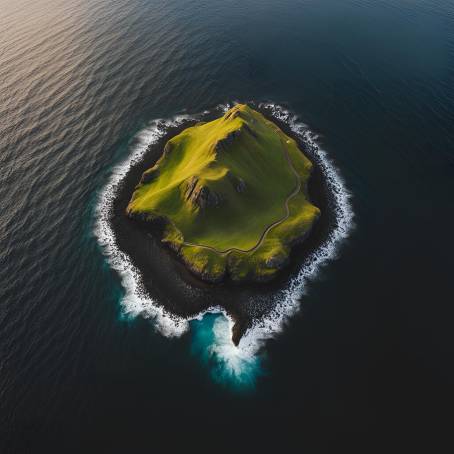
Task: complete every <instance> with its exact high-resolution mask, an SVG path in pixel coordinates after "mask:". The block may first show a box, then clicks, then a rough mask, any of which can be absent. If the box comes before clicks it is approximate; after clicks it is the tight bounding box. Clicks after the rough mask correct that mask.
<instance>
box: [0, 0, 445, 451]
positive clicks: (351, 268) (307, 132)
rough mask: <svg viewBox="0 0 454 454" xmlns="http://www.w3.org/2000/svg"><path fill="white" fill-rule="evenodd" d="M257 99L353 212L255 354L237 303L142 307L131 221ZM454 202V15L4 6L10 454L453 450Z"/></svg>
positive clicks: (408, 10) (0, 54)
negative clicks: (158, 183) (141, 188)
mask: <svg viewBox="0 0 454 454" xmlns="http://www.w3.org/2000/svg"><path fill="white" fill-rule="evenodd" d="M235 102H253V103H256V104H262V105H266V106H269V107H270V108H271V109H273V112H274V114H275V115H276V117H278V118H279V119H280V120H281V121H284V122H285V123H286V124H287V125H288V126H289V128H292V130H293V131H294V133H295V134H297V135H300V136H301V137H302V138H303V139H304V140H305V141H306V143H308V144H309V145H310V146H311V147H313V149H312V153H313V156H315V158H316V159H317V160H318V162H319V164H320V165H321V167H322V170H323V171H324V174H325V177H326V178H327V179H328V181H329V182H330V185H331V186H330V188H331V194H332V196H333V200H334V202H335V203H334V204H333V207H332V208H333V211H334V212H335V213H336V220H337V222H336V226H335V227H334V228H333V229H332V230H331V234H330V236H329V238H328V239H327V241H326V242H325V243H324V244H323V245H322V246H321V247H320V248H319V249H318V250H317V251H316V252H315V253H314V254H313V255H312V256H311V257H310V260H306V261H303V262H302V263H301V264H300V266H299V268H298V269H297V270H296V272H295V274H294V276H293V278H292V279H291V280H290V282H289V283H287V285H286V286H285V287H284V288H281V289H280V290H279V291H276V292H275V295H274V301H275V304H274V306H273V307H274V310H273V311H269V312H267V313H266V314H264V315H263V316H261V317H259V319H258V322H257V324H256V325H255V326H254V327H253V328H252V329H250V330H249V331H248V332H247V333H246V334H245V336H244V337H243V339H242V340H241V342H240V344H239V346H238V347H235V346H234V345H233V343H232V341H231V338H230V337H231V328H232V320H231V319H230V318H229V316H228V315H227V314H226V313H225V312H223V311H222V310H221V309H220V308H219V307H218V304H219V301H216V296H215V295H214V296H213V302H212V309H211V310H210V311H208V312H206V313H201V314H199V315H197V316H195V317H193V318H191V319H190V320H186V319H183V318H181V317H177V316H175V315H174V314H172V313H170V312H169V311H167V310H164V309H163V307H162V305H161V304H160V301H159V297H156V296H150V295H146V294H144V293H143V292H141V276H140V273H138V272H137V270H136V269H135V268H134V266H133V265H132V263H131V262H130V260H129V259H128V257H127V255H125V254H124V253H123V252H122V251H121V250H120V249H119V248H118V245H117V242H116V239H115V234H114V232H113V230H112V227H111V225H110V221H109V210H110V207H111V204H112V201H113V199H114V197H115V191H116V185H118V184H119V183H120V182H121V180H122V179H123V178H124V176H125V175H126V173H127V171H128V168H129V166H130V165H131V163H132V162H134V161H135V160H138V159H140V157H141V156H143V154H144V153H145V151H146V149H147V147H148V146H150V145H151V144H153V143H154V142H156V141H157V140H158V139H159V138H160V137H161V136H162V135H163V134H164V133H165V131H166V130H167V128H170V127H172V126H173V125H175V124H176V123H178V122H179V121H182V120H184V119H192V118H196V117H197V115H199V114H201V113H203V112H213V111H215V110H216V109H218V110H219V111H222V109H225V108H226V106H228V105H233V104H234V103H235ZM453 194H454V3H453V2H451V1H449V0H376V1H369V0H345V1H342V2H341V1H336V0H319V1H314V0H278V1H269V0H261V1H259V0H246V1H237V0H229V1H220V0H211V1H204V0H193V1H189V0H169V1H166V2H159V1H156V0H130V1H126V0H116V1H114V0H36V1H31V0H14V1H12V0H0V206H1V216H0V452H1V453H3V452H5V453H41V452H42V453H44V452H46V453H49V452H75V453H82V452H83V453H91V452H93V453H99V452H106V453H107V452H108V453H113V452H134V453H139V452H153V451H156V452H177V451H180V450H181V449H187V450H193V449H198V450H199V451H204V450H211V451H222V450H223V449H229V450H230V451H232V450H235V451H237V452H238V451H239V452H268V451H272V450H274V451H278V452H308V453H316V452H321V453H324V452H332V451H333V446H334V449H335V450H336V451H340V450H343V449H345V448H347V447H348V449H349V450H350V451H353V450H355V448H357V447H360V448H361V451H362V452H383V450H384V449H385V450H386V452H408V450H410V449H411V448H412V447H413V446H419V447H420V446H423V445H424V443H428V446H430V449H431V450H432V451H439V450H438V449H437V443H440V446H444V447H446V446H447V444H446V443H447V440H449V434H450V431H451V430H452V429H451V426H452V416H449V414H450V412H451V409H452V405H453V404H454V393H453V391H452V389H453V384H454V367H453V365H452V358H453V354H454V332H453V329H452V326H451V325H452V319H453V316H454V306H453V304H452V301H453V296H452V295H453V293H454V283H453V279H452V277H451V274H452V270H453V266H454V263H453V252H454V244H453V243H454V241H453V235H452V232H453V231H454V210H453V201H452V197H453ZM172 278H173V276H171V275H166V276H165V277H161V276H160V275H156V278H155V281H156V282H155V283H154V284H153V285H155V286H156V289H157V290H158V289H161V293H166V292H165V291H164V292H162V282H163V281H164V280H165V281H166V282H170V283H171V282H172ZM161 281H162V282H161ZM158 293H159V292H158ZM167 297H168V298H171V296H169V295H167ZM225 297H226V295H223V298H225ZM227 297H229V295H227ZM231 297H232V298H235V297H236V295H235V294H234V293H232V295H231ZM193 298H197V294H196V293H195V294H194V296H193Z"/></svg>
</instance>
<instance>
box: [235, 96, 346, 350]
mask: <svg viewBox="0 0 454 454" xmlns="http://www.w3.org/2000/svg"><path fill="white" fill-rule="evenodd" d="M261 106H262V107H264V108H266V109H268V110H269V111H270V112H271V113H272V115H273V116H274V117H275V118H276V119H278V120H281V121H283V122H284V123H286V124H288V125H289V126H290V128H291V130H292V131H293V133H294V134H296V135H297V136H299V137H300V138H301V140H302V141H303V142H304V143H305V144H306V151H308V152H309V153H310V155H311V158H312V159H313V160H315V161H316V162H317V164H318V166H319V167H320V169H321V170H322V172H323V174H324V177H325V181H326V183H327V188H328V192H329V195H330V197H331V198H332V208H331V209H333V210H334V215H335V221H334V227H333V228H332V229H331V231H330V233H329V234H328V237H327V238H326V239H325V241H324V242H323V243H322V244H321V245H320V247H319V248H318V249H317V250H316V251H314V252H313V253H311V254H310V255H309V256H308V257H307V258H306V260H305V261H304V263H303V264H302V266H301V269H300V271H299V273H298V275H297V276H296V277H294V278H293V279H291V281H290V282H289V284H288V286H287V288H286V289H284V290H281V291H279V292H277V294H276V295H275V297H274V299H275V304H274V306H273V309H272V310H271V311H270V312H269V313H268V314H267V315H266V316H265V317H263V318H262V319H261V320H256V321H255V323H254V325H253V327H251V328H250V329H249V330H248V331H247V332H246V333H245V335H244V336H243V337H242V339H241V342H240V348H242V349H244V350H246V351H248V352H250V354H255V353H256V352H257V351H258V349H259V348H260V347H261V346H262V345H263V342H264V341H266V340H267V339H269V338H270V337H272V336H273V335H275V334H276V333H278V332H280V331H281V330H282V328H283V327H284V325H285V322H286V320H288V318H289V317H291V316H292V315H294V314H295V313H296V312H297V311H298V310H299V308H300V298H301V296H302V295H303V294H304V291H305V284H306V283H307V281H308V280H309V279H311V278H314V277H315V276H316V275H317V273H318V271H319V269H320V267H321V266H323V265H324V264H326V262H328V261H329V260H332V259H334V258H335V257H336V255H337V251H338V248H339V246H340V245H341V243H342V241H343V240H344V239H345V238H347V237H348V236H349V234H350V232H351V231H352V229H353V227H354V222H353V217H354V215H353V210H352V207H351V203H350V198H351V195H350V193H349V192H348V190H347V189H346V187H345V184H344V181H343V179H342V177H341V176H340V174H339V172H338V170H337V168H336V167H335V165H334V164H333V162H332V161H331V160H330V159H329V157H328V155H327V153H326V152H325V151H324V150H323V149H322V148H321V147H320V146H319V145H318V143H317V142H316V138H317V137H316V135H315V134H314V133H312V132H311V131H310V129H309V128H308V127H307V126H306V125H305V124H304V123H302V122H300V121H298V118H297V117H296V116H295V115H293V114H292V113H291V112H289V111H288V110H286V109H284V108H283V107H281V106H278V105H275V104H271V103H267V104H262V105H261Z"/></svg>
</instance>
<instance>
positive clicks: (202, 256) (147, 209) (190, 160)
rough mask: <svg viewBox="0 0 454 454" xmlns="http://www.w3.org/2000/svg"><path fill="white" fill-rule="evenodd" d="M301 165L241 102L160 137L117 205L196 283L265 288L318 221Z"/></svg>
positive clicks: (287, 142) (284, 139) (306, 166)
mask: <svg viewBox="0 0 454 454" xmlns="http://www.w3.org/2000/svg"><path fill="white" fill-rule="evenodd" d="M312 167H313V166H312V163H311V161H310V160H309V159H308V158H307V157H306V156H305V155H304V154H303V152H302V151H301V150H300V149H299V147H298V144H297V143H296V141H295V140H294V139H292V138H291V137H289V136H288V135H286V134H285V133H284V132H283V131H282V130H281V129H280V128H279V127H278V126H277V125H276V124H275V123H274V122H272V121H270V120H268V119H267V118H265V117H264V116H263V115H262V114H261V113H259V112H257V111H256V110H254V109H252V108H251V107H249V106H248V105H246V104H237V105H236V106H234V107H233V108H231V109H230V110H228V111H227V112H226V113H225V114H224V115H223V116H222V117H220V118H217V119H215V120H213V121H209V122H200V123H197V124H195V125H193V126H191V127H188V128H186V129H185V130H183V131H182V132H181V133H179V134H178V135H176V136H175V137H173V138H171V139H170V140H168V142H167V143H166V145H165V147H164V150H163V153H162V156H161V157H160V158H159V159H158V160H157V162H156V164H155V165H154V166H153V167H151V168H150V169H148V170H146V171H145V172H144V173H143V175H142V177H141V180H140V182H139V184H138V185H137V186H136V187H135V190H134V193H133V195H132V198H131V199H130V201H129V204H128V205H127V208H126V214H127V216H129V217H130V218H132V219H136V220H139V221H141V222H145V223H161V224H162V226H163V228H162V239H161V240H162V242H163V243H165V244H167V245H168V246H169V247H170V248H172V249H173V250H174V251H175V252H176V253H177V254H178V256H179V257H180V258H181V260H182V261H183V263H184V264H185V265H186V267H187V268H188V269H189V270H191V271H192V273H194V274H195V275H196V276H198V277H199V278H200V279H202V280H203V281H208V282H212V283H219V282H221V281H223V280H224V279H227V278H229V279H231V280H232V281H236V282H241V281H259V282H262V281H269V280H271V279H272V278H273V277H274V276H275V275H276V274H277V272H278V271H279V270H281V269H282V268H283V267H284V266H285V265H286V264H287V263H288V261H289V255H290V252H291V250H292V247H293V246H294V245H296V244H298V243H301V242H302V241H304V240H305V239H306V238H307V236H308V235H309V233H310V232H311V229H312V228H313V226H314V224H315V222H316V221H317V219H318V218H319V216H320V210H319V208H317V207H316V206H315V205H314V204H313V203H311V200H310V197H309V194H308V182H309V179H310V176H311V172H312Z"/></svg>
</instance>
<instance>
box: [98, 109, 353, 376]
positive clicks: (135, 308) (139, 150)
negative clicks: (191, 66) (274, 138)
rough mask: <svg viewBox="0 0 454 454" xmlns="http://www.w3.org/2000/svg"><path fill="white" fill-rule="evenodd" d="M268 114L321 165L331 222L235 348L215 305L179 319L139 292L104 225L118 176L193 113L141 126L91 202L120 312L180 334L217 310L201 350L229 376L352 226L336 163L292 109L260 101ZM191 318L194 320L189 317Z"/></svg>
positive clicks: (279, 321) (277, 324)
mask: <svg viewBox="0 0 454 454" xmlns="http://www.w3.org/2000/svg"><path fill="white" fill-rule="evenodd" d="M262 107H264V108H267V109H268V110H269V111H270V112H271V113H272V115H273V116H274V117H275V118H277V119H279V120H281V121H283V122H285V123H287V124H288V125H289V126H290V128H291V129H292V131H293V132H294V133H295V134H296V135H298V136H299V137H300V138H301V139H302V140H303V142H304V143H305V144H306V148H307V149H308V151H309V152H310V154H311V158H312V159H313V160H315V161H316V162H317V164H318V165H319V167H320V168H321V170H322V172H323V174H324V176H325V180H326V182H327V187H328V190H329V192H330V195H331V197H332V201H333V207H332V209H334V213H335V223H334V224H335V225H334V227H333V229H332V230H331V232H330V233H329V235H328V237H327V238H326V240H325V241H324V242H323V244H322V245H321V246H320V247H319V248H318V249H317V250H316V251H315V252H313V253H312V254H310V256H309V257H307V258H306V260H305V261H304V263H303V264H302V266H301V269H300V271H299V273H298V275H297V276H296V277H294V278H293V279H291V281H290V283H289V285H288V286H287V288H285V289H284V290H281V291H279V292H277V293H276V295H275V297H274V298H275V304H274V307H273V309H272V310H271V311H270V312H269V313H268V314H267V315H266V316H265V317H263V318H262V319H260V320H256V321H255V324H254V326H253V327H252V328H250V329H248V331H247V332H246V333H245V335H244V336H243V337H242V338H241V340H240V343H239V346H238V347H235V346H234V344H233V343H232V341H231V328H232V326H233V322H232V320H231V318H230V317H229V316H228V315H227V314H226V313H225V312H224V311H222V310H221V309H220V308H211V309H210V310H208V311H206V312H204V313H201V314H199V315H198V316H195V317H193V318H192V319H184V318H181V317H178V316H175V315H173V314H171V313H169V312H168V311H166V310H164V309H163V308H162V307H161V306H160V305H158V304H156V303H155V301H154V300H153V299H152V298H150V297H149V296H148V294H147V292H146V291H144V288H143V284H142V279H141V275H140V272H139V271H138V270H137V269H136V268H135V267H134V265H133V264H132V263H131V260H130V258H129V257H128V256H127V255H126V254H124V253H123V252H122V251H120V249H119V248H118V246H117V243H116V239H115V235H114V232H113V230H112V227H111V224H110V215H111V211H112V206H113V200H114V197H115V195H116V191H117V189H118V187H119V184H120V183H121V181H122V179H123V178H124V177H125V175H126V174H127V172H128V170H129V169H130V168H131V166H132V165H133V164H134V163H135V162H137V161H139V160H140V159H141V158H142V157H143V155H144V153H145V151H146V150H147V148H148V146H149V145H150V144H153V143H156V142H157V141H158V140H159V138H161V137H162V136H163V135H164V134H165V132H166V130H168V128H169V127H171V126H177V125H179V124H181V123H182V122H183V121H184V120H187V119H191V118H196V117H197V116H193V117H191V116H189V115H181V116H179V117H175V118H173V119H171V120H155V121H153V122H151V123H150V125H149V126H148V127H147V128H146V129H145V130H143V131H142V132H141V133H140V134H139V135H138V136H137V138H136V142H137V143H136V145H135V146H134V147H132V153H131V155H130V156H129V157H128V158H127V159H125V161H123V162H122V163H121V164H119V165H117V166H116V167H114V168H113V170H112V175H111V177H110V179H109V181H108V183H107V185H106V186H105V187H104V188H103V190H102V192H101V193H100V197H99V203H98V205H97V222H96V228H95V234H96V236H97V238H98V241H99V243H100V244H101V246H102V248H103V251H104V253H105V255H106V256H107V257H108V260H109V263H110V265H111V267H112V268H113V269H115V270H116V271H117V272H118V273H119V274H120V276H121V280H122V285H123V287H124V289H125V295H124V298H123V301H122V305H123V307H124V310H125V313H126V314H130V315H131V316H135V315H138V314H142V315H143V316H145V317H150V318H152V319H153V320H154V321H155V324H156V327H157V329H158V330H159V331H160V332H161V333H162V334H163V335H165V336H168V337H174V336H180V335H181V334H182V333H184V332H185V331H186V330H187V329H188V326H189V321H190V320H198V321H200V320H202V319H203V315H204V314H206V313H213V312H219V313H220V314H224V316H221V315H220V317H221V318H220V319H219V320H217V321H216V322H215V324H214V325H213V328H212V329H213V336H212V337H211V342H212V345H210V346H207V352H208V353H209V355H210V356H212V357H215V358H216V360H217V361H218V363H220V364H223V367H225V368H226V370H228V371H230V373H231V374H232V375H235V376H238V377H240V376H244V368H247V367H252V366H251V365H254V368H256V364H255V362H254V361H255V360H254V357H255V355H256V354H257V352H258V350H259V349H260V347H261V346H262V345H263V343H264V341H266V340H267V339H269V338H270V337H272V336H273V335H274V334H276V333H278V332H280V331H281V330H282V328H283V326H284V324H285V322H286V320H287V319H288V318H289V317H291V316H292V315H293V314H294V313H295V312H297V311H298V310H299V306H300V303H299V300H300V297H301V296H302V295H303V294H304V290H305V283H306V282H307V281H308V279H311V278H314V277H315V276H316V275H317V272H318V270H319V269H320V267H321V266H322V265H323V264H325V263H326V262H327V261H329V260H331V259H333V258H335V257H336V254H337V251H338V248H339V246H340V244H341V243H342V240H343V239H345V238H346V237H348V235H349V234H350V232H351V230H352V227H353V212H352V208H351V204H350V194H349V193H348V191H347V190H346V188H345V184H344V182H343V180H342V178H341V177H340V175H339V172H338V171H337V169H336V167H335V166H334V164H333V163H332V161H331V160H330V159H329V158H328V156H327V153H326V152H325V151H324V150H322V149H321V148H320V146H319V145H318V144H317V142H316V136H315V135H314V134H313V133H312V132H311V131H310V130H309V128H308V127H307V126H306V125H304V124H303V123H301V122H299V121H298V120H297V118H296V116H294V115H293V114H291V113H290V112H289V111H287V110H285V109H284V108H282V107H280V106H278V105H274V104H263V105H262ZM228 108H229V105H228V104H227V105H220V106H218V109H220V110H224V111H225V110H227V109H228ZM194 323H197V322H194Z"/></svg>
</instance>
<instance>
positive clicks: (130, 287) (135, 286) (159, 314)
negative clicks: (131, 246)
mask: <svg viewBox="0 0 454 454" xmlns="http://www.w3.org/2000/svg"><path fill="white" fill-rule="evenodd" d="M189 118H190V117H189V116H188V115H180V116H178V117H175V118H173V119H171V120H159V119H158V120H154V121H152V122H151V123H150V124H149V125H148V127H147V128H145V129H144V130H143V131H141V132H140V133H139V134H138V135H137V136H136V138H135V143H134V146H133V147H132V153H131V154H130V155H129V156H128V157H127V158H126V159H125V160H124V161H123V162H121V163H120V164H118V165H117V166H115V167H114V168H113V169H112V174H111V176H110V179H109V181H108V183H107V184H106V186H105V187H104V188H103V189H102V191H101V193H100V195H99V201H98V204H97V207H96V224H95V231H94V232H95V235H96V237H97V239H98V242H99V244H100V245H101V247H102V249H103V252H104V254H105V255H106V256H107V257H108V260H109V264H110V266H111V267H112V268H113V269H114V270H115V271H117V272H118V273H119V275H120V277H121V283H122V286H123V288H124V289H125V295H124V297H123V299H122V305H123V308H124V312H125V314H126V315H130V316H136V315H138V314H142V315H143V316H145V317H150V318H152V319H153V320H154V321H155V324H156V328H157V329H158V330H159V331H160V332H161V333H162V334H163V335H164V336H168V337H175V336H180V335H181V334H183V333H184V332H185V331H186V330H187V329H188V326H189V325H188V320H187V319H184V318H181V317H177V316H175V315H174V314H171V313H169V312H168V311H166V310H165V309H163V308H162V307H161V306H160V305H158V304H156V303H155V301H154V300H153V299H152V298H150V297H149V296H148V294H147V292H146V291H145V290H144V288H143V283H142V278H141V274H140V272H139V270H138V269H137V268H136V267H135V266H134V265H133V264H132V262H131V260H130V258H129V256H127V255H126V254H125V253H124V252H122V251H121V250H120V249H119V248H118V245H117V241H116V238H115V234H114V232H113V230H112V226H111V223H110V217H111V213H112V209H113V201H114V198H115V196H116V193H117V190H118V187H119V185H120V183H121V181H122V180H123V178H124V177H125V175H126V174H127V173H128V171H129V169H130V168H131V166H132V165H134V164H135V163H136V162H138V161H140V160H141V159H142V157H143V155H144V153H145V152H146V151H147V148H148V146H149V145H151V144H153V143H156V142H157V141H158V140H159V139H160V138H161V137H162V136H163V135H164V134H165V133H166V131H167V130H168V128H169V127H172V126H178V125H179V124H181V123H182V122H183V121H185V120H187V119H189Z"/></svg>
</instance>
